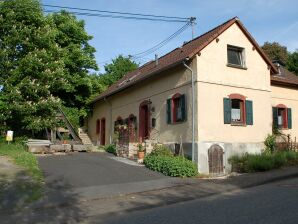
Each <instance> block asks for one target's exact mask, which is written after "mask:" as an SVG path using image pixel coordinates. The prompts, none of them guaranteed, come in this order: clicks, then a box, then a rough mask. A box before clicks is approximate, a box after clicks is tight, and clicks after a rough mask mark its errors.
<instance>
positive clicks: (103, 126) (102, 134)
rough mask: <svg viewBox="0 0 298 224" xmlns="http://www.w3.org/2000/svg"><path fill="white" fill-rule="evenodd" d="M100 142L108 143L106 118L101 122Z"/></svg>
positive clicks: (102, 143)
mask: <svg viewBox="0 0 298 224" xmlns="http://www.w3.org/2000/svg"><path fill="white" fill-rule="evenodd" d="M100 144H101V145H105V144H106V119H105V118H102V119H101V124H100Z"/></svg>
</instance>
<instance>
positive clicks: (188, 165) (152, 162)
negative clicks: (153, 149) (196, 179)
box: [144, 154, 197, 177]
mask: <svg viewBox="0 0 298 224" xmlns="http://www.w3.org/2000/svg"><path fill="white" fill-rule="evenodd" d="M144 164H145V166H146V167H147V168H149V169H151V170H154V171H158V172H161V173H163V174H164V175H166V176H171V177H192V176H196V175H197V167H196V165H195V164H194V163H192V162H191V161H189V160H187V159H185V158H184V157H180V156H177V157H174V156H165V155H152V154H150V155H147V156H145V159H144Z"/></svg>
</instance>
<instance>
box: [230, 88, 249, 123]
mask: <svg viewBox="0 0 298 224" xmlns="http://www.w3.org/2000/svg"><path fill="white" fill-rule="evenodd" d="M229 98H230V100H231V115H232V109H233V108H232V101H233V100H239V101H240V113H241V114H240V116H241V118H240V121H232V118H231V124H232V125H246V105H245V101H246V96H243V95H241V94H239V93H232V94H230V95H229Z"/></svg>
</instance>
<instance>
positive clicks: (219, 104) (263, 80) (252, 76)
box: [197, 24, 271, 143]
mask: <svg viewBox="0 0 298 224" xmlns="http://www.w3.org/2000/svg"><path fill="white" fill-rule="evenodd" d="M228 44H229V45H234V46H239V47H243V48H245V55H246V66H247V69H246V70H245V69H238V68H232V67H228V66H227V45H228ZM197 66H198V67H197V70H198V74H197V82H198V84H197V85H198V133H199V141H219V142H230V143H237V142H238V143H239V142H252V143H256V142H263V141H264V138H265V137H266V135H267V134H268V133H271V119H270V116H271V105H270V104H271V103H270V71H269V70H268V69H267V64H266V63H265V61H264V60H263V58H262V57H261V56H260V55H259V53H258V52H257V50H253V45H252V44H251V42H250V41H249V40H248V39H247V37H246V36H245V35H244V33H243V32H242V31H241V30H240V28H239V27H238V25H237V24H234V25H232V26H231V27H230V28H228V29H227V30H226V31H225V32H224V33H222V34H221V35H220V36H219V41H218V42H216V40H214V41H213V42H212V43H211V44H209V45H208V46H207V47H206V48H204V49H203V50H202V51H201V55H200V56H197ZM232 93H238V94H241V95H244V96H246V97H247V100H252V101H253V112H254V113H253V116H254V124H253V125H249V126H232V125H230V124H224V114H223V98H225V97H228V95H230V94H232Z"/></svg>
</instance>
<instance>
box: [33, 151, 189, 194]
mask: <svg viewBox="0 0 298 224" xmlns="http://www.w3.org/2000/svg"><path fill="white" fill-rule="evenodd" d="M113 158H115V157H114V156H113V155H110V154H107V153H73V154H69V155H59V156H45V157H39V158H38V160H39V165H40V167H41V169H42V171H43V172H44V174H45V181H46V184H47V186H48V187H49V188H51V189H55V190H57V189H58V190H59V191H60V192H62V191H67V190H71V191H72V192H75V193H77V194H80V195H81V196H83V197H84V198H87V199H93V198H99V197H110V196H115V195H119V194H120V195H121V194H127V193H135V192H141V191H148V190H154V189H160V188H165V187H171V186H176V185H179V184H185V180H183V179H180V178H170V177H166V176H164V175H162V174H160V173H157V172H153V171H150V170H148V169H147V168H145V167H141V166H133V165H129V164H125V163H123V162H119V161H116V160H115V159H113Z"/></svg>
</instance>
